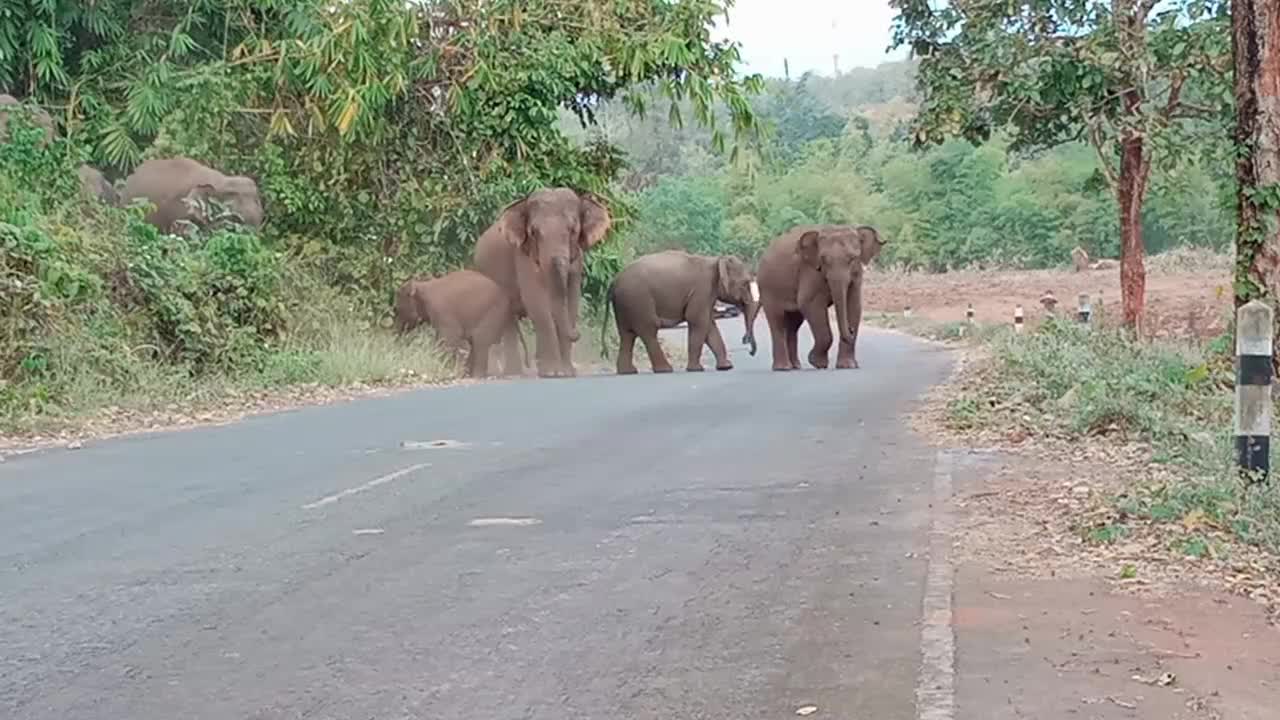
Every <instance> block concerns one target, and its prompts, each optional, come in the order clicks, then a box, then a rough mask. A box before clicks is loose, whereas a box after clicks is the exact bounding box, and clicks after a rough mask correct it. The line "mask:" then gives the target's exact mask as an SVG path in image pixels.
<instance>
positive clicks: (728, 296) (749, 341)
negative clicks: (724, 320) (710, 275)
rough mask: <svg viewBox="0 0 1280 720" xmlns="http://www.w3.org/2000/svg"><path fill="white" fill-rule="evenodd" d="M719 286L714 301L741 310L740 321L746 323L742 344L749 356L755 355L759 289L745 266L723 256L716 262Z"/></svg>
mask: <svg viewBox="0 0 1280 720" xmlns="http://www.w3.org/2000/svg"><path fill="white" fill-rule="evenodd" d="M716 267H717V274H718V276H719V286H718V287H717V288H716V299H718V300H720V301H721V302H727V303H732V304H734V305H737V306H739V307H741V308H742V309H743V313H742V321H743V322H744V323H746V333H745V334H744V335H743V336H742V342H743V343H745V344H746V345H748V346H750V348H751V354H752V355H755V354H756V333H755V325H756V314H757V313H759V312H760V289H759V287H757V285H756V278H755V275H754V273H752V272H751V269H750V268H748V267H747V264H746V263H744V262H742V261H741V260H739V259H738V258H736V257H732V256H729V255H723V256H721V257H720V258H719V260H717V262H716Z"/></svg>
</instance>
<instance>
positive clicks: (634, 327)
mask: <svg viewBox="0 0 1280 720" xmlns="http://www.w3.org/2000/svg"><path fill="white" fill-rule="evenodd" d="M18 107H22V104H21V103H20V102H19V101H18V100H16V99H15V98H14V97H12V96H10V95H4V94H0V140H3V138H4V137H5V136H6V135H7V130H8V118H9V114H10V113H11V112H13V110H14V109H15V108H18ZM28 111H29V112H30V113H31V118H32V120H33V121H34V122H35V124H36V125H37V126H39V127H41V128H43V129H44V131H45V138H44V142H48V141H49V140H51V139H52V138H54V137H55V136H56V135H57V129H56V127H55V125H54V122H53V119H52V118H51V117H50V116H49V114H48V113H46V112H45V111H44V110H42V109H39V108H28ZM79 177H80V184H81V192H82V194H84V195H85V196H86V198H88V199H91V200H97V201H99V202H103V203H106V204H109V205H114V206H122V207H123V206H127V205H131V204H133V203H134V202H135V201H137V200H146V201H148V202H149V204H150V207H149V208H148V213H147V215H146V220H147V221H148V222H150V223H151V224H153V225H155V226H156V227H158V228H159V229H160V230H161V231H162V232H166V233H175V232H184V231H185V230H186V229H188V228H190V227H209V226H211V225H215V224H218V223H220V222H222V221H223V220H227V219H230V220H234V221H236V222H239V223H240V224H243V225H247V226H250V227H255V228H256V227H259V226H261V225H262V222H263V219H264V218H263V206H262V198H261V196H260V194H259V192H258V186H257V184H256V183H255V182H254V181H253V180H252V179H251V178H248V177H243V176H231V175H225V174H223V173H222V172H219V171H218V170H215V169H213V168H210V167H207V166H205V165H203V164H201V163H199V162H197V161H195V160H192V159H190V158H185V157H172V158H156V159H150V160H147V161H145V162H143V163H142V164H141V165H139V166H138V167H137V168H136V169H135V170H134V172H133V173H132V174H131V175H130V176H129V177H128V178H126V179H125V180H124V182H123V183H122V185H121V186H120V187H118V188H117V187H116V186H115V185H113V184H112V183H110V182H108V181H107V179H106V178H105V177H104V176H103V174H102V173H101V172H100V171H99V170H97V169H96V168H93V167H91V166H89V165H82V166H81V167H80V168H79ZM611 224H612V218H611V216H610V214H609V210H608V208H606V207H605V205H604V203H603V202H602V201H601V200H600V198H598V197H596V196H595V195H592V194H589V193H581V192H578V191H575V190H572V189H569V188H563V187H561V188H545V189H542V190H538V191H536V192H533V193H531V194H529V195H528V196H526V197H524V198H521V199H520V200H517V201H516V202H514V203H512V204H510V205H508V206H507V207H506V208H504V209H503V210H502V212H501V213H500V214H499V216H498V219H497V220H496V221H494V223H493V224H492V225H491V226H490V227H489V228H488V229H487V230H486V231H485V232H484V233H483V234H482V235H481V236H480V238H479V240H478V241H477V242H476V247H475V252H474V255H473V258H472V260H473V266H474V267H473V269H471V270H459V271H456V272H452V273H449V274H447V275H444V276H442V277H438V278H429V279H423V278H413V279H410V280H408V281H406V282H405V283H404V284H403V285H402V286H401V287H400V288H399V290H398V291H397V293H396V297H395V303H394V316H395V325H396V329H397V331H398V332H400V333H402V334H403V333H406V332H408V331H410V330H412V329H414V328H415V327H418V326H420V325H424V324H425V325H430V326H432V327H434V328H435V329H436V332H437V335H438V336H439V338H440V340H441V341H442V343H443V344H444V345H445V346H446V348H448V349H449V350H450V351H452V352H454V353H457V354H459V355H460V354H461V353H462V351H463V350H468V351H469V352H468V359H467V372H468V374H470V375H473V376H483V375H487V374H489V367H488V365H489V354H490V351H491V350H492V349H493V348H494V347H496V346H498V345H501V347H502V366H503V370H504V372H505V373H506V374H508V375H514V374H521V373H522V372H523V369H524V365H525V364H526V362H527V357H526V356H527V348H524V352H522V345H523V343H524V337H523V336H522V335H521V334H520V331H519V321H520V320H521V319H524V318H527V319H529V320H530V321H531V322H532V324H533V329H534V334H535V351H534V364H535V365H536V367H537V372H538V375H539V376H541V377H570V376H573V375H574V374H575V373H576V371H575V369H574V366H573V361H572V354H573V344H574V343H575V342H577V341H578V339H579V332H578V316H579V306H580V303H581V301H582V282H583V275H584V268H585V265H584V256H585V254H586V253H587V252H589V251H590V250H591V249H592V248H593V247H595V246H596V245H598V244H599V243H600V242H601V241H602V240H604V238H605V235H606V234H607V233H608V231H609V227H610V225H611ZM883 245H884V240H883V239H882V238H881V237H880V234H879V233H878V232H877V231H876V230H875V229H874V228H872V227H869V226H865V225H862V226H852V225H810V226H802V227H796V228H793V229H792V230H790V231H788V232H786V233H783V234H782V235H781V236H779V237H778V238H777V239H775V240H774V241H773V242H772V243H771V244H770V245H769V247H768V248H767V249H766V250H765V253H764V255H763V256H762V257H761V259H760V263H759V268H758V270H757V271H756V272H753V271H752V269H751V268H750V267H748V265H747V264H746V263H745V262H743V261H742V260H740V259H738V258H735V257H728V256H725V257H705V256H699V255H693V254H690V253H686V252H681V251H674V250H673V251H667V252H661V253H655V254H652V255H646V256H644V257H641V258H638V259H636V260H635V261H633V262H632V263H630V264H629V265H627V266H626V267H625V268H623V270H622V271H621V272H619V273H618V275H617V277H615V278H614V281H613V283H612V285H611V286H610V288H609V295H608V299H609V305H610V307H611V309H612V310H613V315H614V320H615V324H616V327H617V332H618V337H619V340H620V347H619V353H618V362H617V371H618V373H619V374H632V373H635V372H636V367H635V364H634V362H633V360H632V357H633V352H634V349H635V343H636V340H637V339H639V340H640V341H642V342H643V343H644V345H645V349H646V351H647V352H648V355H649V360H650V364H651V366H652V367H653V371H654V372H658V373H663V372H671V370H672V367H671V363H670V361H668V360H667V358H666V355H665V354H664V353H663V351H662V348H661V346H660V345H659V343H658V330H659V329H662V328H671V327H675V326H677V325H679V324H680V323H682V322H683V323H687V325H688V335H689V337H688V365H687V369H688V370H690V371H700V370H702V361H701V357H702V349H703V347H704V346H705V347H709V348H710V349H711V352H712V354H713V355H714V356H715V362H716V369H717V370H729V369H732V367H733V363H732V362H731V361H730V360H729V354H728V351H727V349H726V348H725V343H724V339H723V338H722V337H721V336H720V330H719V328H718V327H717V325H716V322H715V305H716V303H717V302H722V303H728V304H730V305H734V306H736V307H738V308H740V309H741V310H742V311H743V320H744V322H745V324H746V333H745V335H744V337H743V342H744V343H747V344H748V345H749V346H750V349H751V354H752V355H754V354H755V352H756V340H755V331H754V328H755V321H756V318H757V315H758V313H759V312H760V311H761V310H763V311H764V315H765V318H766V320H767V321H768V323H769V332H770V336H771V339H772V341H773V342H772V347H773V369H774V370H793V369H799V368H800V358H799V354H798V348H797V337H798V331H799V329H800V326H801V325H803V324H805V323H806V322H807V323H808V324H809V329H810V332H811V333H812V335H813V339H814V345H813V348H812V349H811V350H810V351H809V364H810V365H812V366H813V367H815V368H826V367H828V363H829V357H828V355H829V351H830V348H831V344H832V342H833V339H837V338H833V336H832V333H831V324H830V321H829V319H828V315H827V312H828V309H829V308H831V307H832V306H834V307H835V314H836V323H837V327H838V328H839V333H838V335H839V337H838V340H839V350H838V352H837V356H836V367H837V368H856V367H858V361H857V354H856V344H857V338H858V326H859V324H860V323H861V320H862V276H863V268H864V267H865V266H866V265H867V264H868V263H870V262H871V261H872V260H873V259H874V258H875V257H876V255H877V254H879V252H880V249H881V247H882V246H883Z"/></svg>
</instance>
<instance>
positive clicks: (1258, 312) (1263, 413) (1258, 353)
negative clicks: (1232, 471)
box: [1235, 300, 1275, 483]
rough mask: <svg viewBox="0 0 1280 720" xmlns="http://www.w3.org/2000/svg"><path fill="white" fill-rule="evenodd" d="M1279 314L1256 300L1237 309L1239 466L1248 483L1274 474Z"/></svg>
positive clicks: (1237, 434)
mask: <svg viewBox="0 0 1280 720" xmlns="http://www.w3.org/2000/svg"><path fill="white" fill-rule="evenodd" d="M1274 315H1275V311H1273V310H1272V309H1271V306H1270V305H1267V304H1266V303H1264V302H1262V301H1260V300H1252V301H1250V302H1248V303H1246V304H1244V305H1243V306H1241V307H1240V309H1238V310H1236V402H1235V441H1236V466H1237V470H1238V471H1239V473H1240V475H1241V477H1243V478H1244V479H1245V480H1246V481H1247V482H1251V483H1261V482H1267V481H1268V480H1269V478H1268V475H1269V473H1270V471H1271V376H1272V374H1273V373H1272V364H1271V362H1272V361H1271V353H1272V348H1273V345H1272V340H1273V337H1274V336H1273V329H1272V326H1271V321H1272V318H1273V317H1274Z"/></svg>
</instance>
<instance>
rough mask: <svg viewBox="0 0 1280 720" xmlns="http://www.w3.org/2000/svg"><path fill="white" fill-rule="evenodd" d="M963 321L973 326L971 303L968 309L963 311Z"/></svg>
mask: <svg viewBox="0 0 1280 720" xmlns="http://www.w3.org/2000/svg"><path fill="white" fill-rule="evenodd" d="M964 319H965V320H967V321H968V322H969V324H970V325H972V324H973V303H969V309H968V310H965V311H964Z"/></svg>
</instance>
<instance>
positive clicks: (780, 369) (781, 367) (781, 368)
mask: <svg viewBox="0 0 1280 720" xmlns="http://www.w3.org/2000/svg"><path fill="white" fill-rule="evenodd" d="M799 369H800V368H793V367H791V365H790V364H787V365H774V366H773V371H774V372H791V371H792V370H799Z"/></svg>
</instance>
